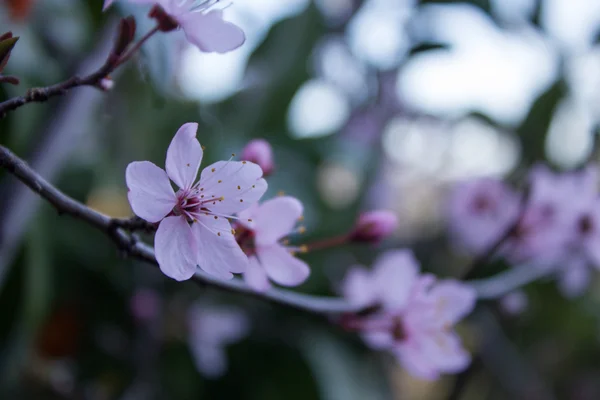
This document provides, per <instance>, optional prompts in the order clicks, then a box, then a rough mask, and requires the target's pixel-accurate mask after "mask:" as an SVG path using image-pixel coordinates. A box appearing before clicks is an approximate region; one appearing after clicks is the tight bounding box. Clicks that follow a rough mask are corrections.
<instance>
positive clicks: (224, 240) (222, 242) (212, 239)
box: [192, 215, 248, 279]
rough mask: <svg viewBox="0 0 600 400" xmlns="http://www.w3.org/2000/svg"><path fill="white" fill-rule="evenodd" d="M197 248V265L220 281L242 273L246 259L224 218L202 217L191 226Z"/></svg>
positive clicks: (246, 262)
mask: <svg viewBox="0 0 600 400" xmlns="http://www.w3.org/2000/svg"><path fill="white" fill-rule="evenodd" d="M192 231H193V232H194V235H195V237H196V244H197V246H198V263H199V264H200V268H202V269H203V270H204V271H206V272H208V273H209V274H212V275H214V276H217V277H219V278H221V279H231V278H232V275H231V273H232V272H234V273H242V272H244V271H245V270H246V267H247V265H248V257H246V255H245V254H244V252H243V251H242V249H240V246H239V245H238V243H237V242H236V240H235V237H234V236H233V233H232V229H231V225H230V224H229V221H228V220H227V219H226V218H223V217H217V219H215V217H214V216H212V215H202V216H200V217H199V219H198V222H196V223H193V224H192Z"/></svg>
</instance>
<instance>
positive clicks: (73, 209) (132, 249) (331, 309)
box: [0, 146, 361, 315]
mask: <svg viewBox="0 0 600 400" xmlns="http://www.w3.org/2000/svg"><path fill="white" fill-rule="evenodd" d="M0 167H2V168H4V169H5V170H6V171H8V172H9V173H11V174H12V175H14V176H15V177H16V178H17V179H19V180H20V181H21V182H23V183H24V184H25V185H27V186H28V187H29V188H30V189H31V190H33V191H34V192H35V193H37V194H38V195H39V196H40V197H42V198H43V199H45V200H46V201H48V202H49V203H50V204H51V205H52V206H54V208H56V210H57V211H58V212H59V214H62V215H70V216H72V217H75V218H77V219H80V220H82V221H84V222H87V223H88V224H89V225H91V226H93V227H95V228H96V229H98V230H99V231H101V232H104V233H105V234H106V235H107V236H109V237H110V238H111V239H112V240H113V241H114V242H115V244H116V245H117V246H118V247H119V249H121V250H123V251H124V252H125V253H126V254H127V255H128V256H129V257H131V258H135V259H137V260H141V261H145V262H148V263H150V264H154V265H158V262H157V261H156V257H155V256H154V250H153V249H152V248H151V247H150V246H148V245H146V244H144V243H141V242H138V241H135V240H133V239H132V236H131V235H130V234H128V233H127V232H126V231H125V230H124V229H123V228H122V227H120V226H119V221H122V220H116V219H113V218H111V217H109V216H107V215H104V214H102V213H100V212H98V211H95V210H93V209H91V208H89V207H87V206H85V205H84V204H82V203H80V202H78V201H77V200H75V199H73V198H71V197H69V196H67V195H66V194H64V193H63V192H61V191H60V190H58V189H57V188H56V187H54V186H53V185H52V184H50V183H49V182H48V181H46V180H45V179H44V178H42V177H41V176H40V175H39V174H38V173H36V172H35V171H34V170H32V169H31V168H30V167H29V166H28V165H27V163H26V162H25V161H23V160H22V159H21V158H19V157H18V156H17V155H15V154H14V153H13V152H11V151H10V150H9V149H7V148H6V147H4V146H0ZM192 279H193V280H194V281H195V282H196V283H198V284H200V285H203V286H210V287H213V288H217V289H220V290H224V291H227V292H231V293H236V294H243V295H246V296H251V297H254V298H257V299H261V300H265V301H269V302H272V303H276V304H280V305H283V306H287V307H290V308H294V309H296V310H300V311H303V312H308V313H311V314H317V315H333V314H341V313H354V312H359V311H361V309H360V308H359V307H356V306H352V305H350V304H348V303H347V302H345V301H344V300H342V299H338V298H329V297H319V296H310V295H305V294H300V293H294V292H291V291H287V290H282V289H271V290H269V291H267V292H265V293H259V292H256V291H255V290H253V289H252V288H250V287H249V286H248V285H246V284H245V283H244V282H242V281H241V280H238V279H232V280H229V281H225V280H220V279H218V278H215V277H213V276H211V275H208V274H206V273H204V272H201V271H198V272H196V274H195V275H194V277H193V278H192Z"/></svg>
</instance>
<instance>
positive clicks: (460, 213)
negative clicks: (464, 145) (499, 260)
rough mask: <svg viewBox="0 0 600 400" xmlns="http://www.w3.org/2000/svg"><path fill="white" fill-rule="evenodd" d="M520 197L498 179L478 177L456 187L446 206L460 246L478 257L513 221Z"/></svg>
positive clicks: (450, 225)
mask: <svg viewBox="0 0 600 400" xmlns="http://www.w3.org/2000/svg"><path fill="white" fill-rule="evenodd" d="M518 214H519V196H518V195H517V194H516V193H515V192H513V191H512V189H510V188H509V187H508V186H506V185H505V184H504V183H503V182H501V181H499V180H495V179H492V178H480V179H474V180H471V181H467V182H463V183H460V184H458V185H457V186H456V187H455V188H454V189H453V191H452V194H451V196H450V200H449V207H448V222H449V229H450V233H451V235H452V240H454V241H455V242H456V243H457V245H458V246H459V247H462V248H464V249H465V250H467V251H469V252H471V253H474V254H479V253H482V252H485V251H486V250H488V249H489V247H490V246H491V245H492V244H493V243H494V242H495V241H496V240H497V239H498V238H499V237H500V236H501V235H502V234H503V233H504V232H505V231H506V230H507V229H508V228H509V227H510V226H511V224H514V223H515V222H516V218H517V217H518Z"/></svg>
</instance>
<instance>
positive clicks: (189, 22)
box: [177, 10, 246, 53]
mask: <svg viewBox="0 0 600 400" xmlns="http://www.w3.org/2000/svg"><path fill="white" fill-rule="evenodd" d="M177 20H178V21H179V23H180V24H181V27H182V28H183V32H185V36H186V38H187V39H188V40H189V41H190V43H192V44H194V45H196V46H198V48H199V49H200V50H202V51H205V52H217V53H226V52H228V51H231V50H234V49H237V48H238V47H240V46H241V45H242V44H244V42H245V41H246V36H245V35H244V31H242V30H241V29H240V28H239V27H238V26H236V25H234V24H232V23H231V22H227V21H224V20H223V11H222V10H213V11H210V12H208V13H206V14H203V13H199V12H194V13H185V14H182V15H180V16H178V17H177Z"/></svg>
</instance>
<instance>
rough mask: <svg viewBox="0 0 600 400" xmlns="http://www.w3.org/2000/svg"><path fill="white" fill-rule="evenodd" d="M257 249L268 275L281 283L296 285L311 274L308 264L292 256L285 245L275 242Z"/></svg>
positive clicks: (259, 258)
mask: <svg viewBox="0 0 600 400" xmlns="http://www.w3.org/2000/svg"><path fill="white" fill-rule="evenodd" d="M257 250H258V260H259V261H260V264H261V265H262V267H263V268H264V269H265V271H267V275H268V276H269V278H271V279H272V280H273V281H275V282H277V283H278V284H280V285H283V286H296V285H299V284H301V283H302V282H304V281H305V280H306V278H308V275H310V268H309V267H308V265H307V264H306V263H305V262H304V261H301V260H299V259H297V258H296V257H294V256H292V255H291V254H290V252H289V251H288V250H287V249H286V248H285V247H283V246H280V245H278V244H274V245H271V246H268V247H261V248H259V249H257Z"/></svg>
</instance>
